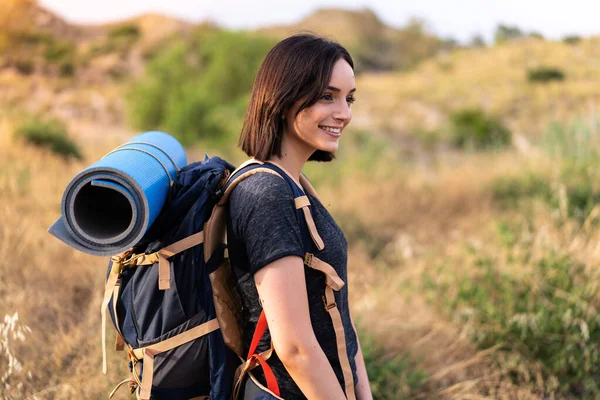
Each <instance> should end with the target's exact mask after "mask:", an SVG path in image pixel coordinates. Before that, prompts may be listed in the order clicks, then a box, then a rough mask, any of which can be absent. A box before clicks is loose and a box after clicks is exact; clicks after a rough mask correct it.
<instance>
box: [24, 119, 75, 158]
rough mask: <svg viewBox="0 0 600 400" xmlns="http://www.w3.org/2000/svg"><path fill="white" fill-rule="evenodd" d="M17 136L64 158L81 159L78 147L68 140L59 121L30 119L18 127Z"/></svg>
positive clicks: (65, 130)
mask: <svg viewBox="0 0 600 400" xmlns="http://www.w3.org/2000/svg"><path fill="white" fill-rule="evenodd" d="M17 135H19V136H20V137H22V138H23V139H25V140H26V141H27V142H29V143H31V144H34V145H36V146H39V147H44V148H47V149H49V150H50V151H52V152H53V153H55V154H58V155H60V156H62V157H64V158H75V159H78V160H80V159H81V158H82V155H81V151H80V150H79V147H78V146H77V144H76V143H75V142H73V140H71V139H70V138H69V136H68V134H67V129H66V127H65V125H64V124H63V123H62V122H60V121H59V120H56V119H51V120H43V119H41V118H39V117H30V118H29V119H27V120H26V121H24V122H23V123H22V124H21V125H19V127H18V128H17Z"/></svg>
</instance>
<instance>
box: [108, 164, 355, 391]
mask: <svg viewBox="0 0 600 400" xmlns="http://www.w3.org/2000/svg"><path fill="white" fill-rule="evenodd" d="M261 172H262V173H265V172H267V173H273V174H276V175H278V176H280V177H281V178H283V179H284V180H286V182H288V184H289V185H290V188H291V189H292V192H293V194H294V197H295V198H297V199H307V197H306V196H305V195H304V192H303V191H302V190H301V189H300V188H299V187H298V185H296V184H295V183H294V182H293V180H292V179H291V178H290V177H289V176H288V175H287V174H286V173H285V171H282V170H281V169H280V168H279V167H278V166H276V165H273V164H270V163H264V164H263V163H260V162H258V161H255V160H249V161H248V162H247V163H244V164H242V166H240V167H239V168H238V169H237V170H235V171H234V167H233V166H232V165H230V164H229V163H227V162H226V161H224V160H222V159H220V158H218V157H213V158H210V159H208V158H207V159H205V160H204V161H203V162H197V163H192V164H189V165H187V166H186V167H184V168H183V169H182V170H181V171H180V173H179V174H178V176H177V178H176V180H175V181H174V183H173V185H172V187H171V190H170V193H169V198H168V201H167V204H166V205H165V206H164V208H163V210H162V211H161V214H160V215H159V217H158V218H157V220H156V221H155V222H154V223H153V224H152V226H151V227H150V229H149V230H148V231H147V232H146V234H145V236H144V238H143V239H142V241H141V242H140V243H138V244H137V245H136V246H135V247H134V248H132V249H130V250H128V251H126V252H124V253H122V254H119V255H117V256H114V257H112V258H111V261H110V263H109V267H108V274H107V280H106V287H105V293H104V299H103V302H102V344H103V360H104V361H103V372H104V373H106V345H105V343H106V340H105V339H106V338H105V335H106V333H105V332H106V326H105V324H106V311H107V310H108V312H109V314H110V317H111V320H112V323H113V325H114V327H115V330H116V341H115V349H116V350H120V351H127V356H128V359H129V369H130V371H131V374H132V377H131V378H128V379H125V380H124V381H122V382H121V383H119V384H118V385H117V387H116V388H115V389H114V390H113V392H112V393H111V394H110V397H112V396H113V394H114V393H115V392H116V390H117V389H118V388H119V387H121V386H122V385H125V384H128V385H129V387H130V390H131V393H134V392H136V395H137V397H138V398H139V399H143V400H147V399H153V400H162V399H170V400H179V399H181V400H184V399H186V400H187V399H209V398H210V400H219V399H229V398H231V396H232V394H233V395H234V397H237V396H239V391H240V390H242V389H240V384H241V382H242V380H243V377H244V376H246V377H247V376H250V377H252V378H253V376H252V375H251V374H250V373H249V371H250V369H252V368H254V367H256V366H258V364H259V362H258V361H263V362H264V361H265V360H264V359H267V358H268V356H269V355H270V353H269V354H268V355H264V354H263V355H262V356H263V357H262V358H261V357H260V355H255V354H248V355H247V356H246V355H244V354H242V345H241V336H242V335H241V332H240V328H239V327H240V326H241V324H240V322H239V321H240V309H241V302H240V299H239V297H238V295H237V292H236V291H235V283H234V282H233V278H232V274H231V267H230V265H229V261H228V257H227V250H226V243H225V242H226V240H225V234H226V213H227V207H226V205H227V201H228V198H229V194H230V193H231V191H232V190H233V188H234V187H235V186H236V185H237V184H238V183H239V182H240V181H241V180H243V179H245V178H246V177H247V176H250V175H252V174H254V173H261ZM302 184H303V186H304V187H305V188H306V187H309V188H310V190H311V191H313V189H312V187H310V184H309V183H308V181H307V180H306V179H305V177H304V176H302ZM313 193H314V191H313ZM309 206H310V204H308V202H307V200H305V201H303V202H301V203H296V209H297V215H298V220H299V222H300V229H301V232H302V237H303V242H304V247H305V249H306V251H307V255H309V254H311V249H313V248H314V247H316V248H317V249H322V248H323V246H324V244H323V241H322V240H321V238H320V237H319V235H318V233H317V231H316V228H315V226H314V222H313V220H312V217H311V214H310V210H309ZM312 260H313V258H312V257H310V259H308V257H307V260H305V264H306V265H307V266H308V267H310V266H313V265H311V263H312V262H313V261H312ZM317 261H318V259H316V257H315V261H314V263H315V265H316V263H317ZM329 268H331V267H329ZM324 273H327V272H325V271H324ZM333 273H334V274H335V272H333ZM336 276H337V275H336ZM337 279H338V280H339V277H338V278H337ZM328 281H330V282H333V283H336V281H335V277H332V278H331V279H328ZM340 281H341V280H340ZM336 284H337V286H336ZM336 284H333V286H332V287H333V290H339V287H341V286H343V282H338V283H336ZM329 290H330V291H331V290H332V289H329ZM332 293H333V292H331V297H332V298H333V294H332ZM334 305H335V303H334ZM326 306H327V305H326ZM330 308H331V307H330ZM332 308H333V311H332V312H337V308H335V307H332ZM338 316H339V313H338ZM332 318H335V315H333V314H332ZM262 319H263V320H264V317H262ZM334 323H335V320H334ZM259 325H260V321H259ZM265 327H266V322H264V327H263V328H262V329H258V328H257V331H256V332H255V336H257V337H258V336H261V335H262V331H264V328H265ZM258 339H260V337H258V338H257V340H258ZM251 353H252V352H251ZM339 354H340V355H341V354H342V352H341V350H340V353H339ZM263 358H264V359H263ZM259 359H260V360H259ZM263 362H261V363H260V364H261V365H263ZM263 367H265V365H263ZM267 369H268V366H266V368H265V376H267V375H268V372H269V371H268V370H267ZM246 379H247V378H246ZM253 381H254V382H255V383H256V384H257V385H258V386H257V388H258V390H259V391H261V392H263V393H264V394H265V397H264V398H279V397H278V388H276V387H275V388H273V387H271V384H269V387H268V388H267V387H262V385H260V384H258V382H257V381H256V380H255V379H254V378H253ZM234 385H235V386H236V387H235V389H234ZM275 386H276V383H275ZM234 391H235V393H234ZM272 395H273V397H269V396H272ZM257 398H258V397H257Z"/></svg>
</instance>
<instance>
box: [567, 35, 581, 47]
mask: <svg viewBox="0 0 600 400" xmlns="http://www.w3.org/2000/svg"><path fill="white" fill-rule="evenodd" d="M563 42H564V43H566V44H570V45H576V44H579V42H581V36H577V35H570V36H565V37H564V38H563Z"/></svg>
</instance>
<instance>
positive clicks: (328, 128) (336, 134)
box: [319, 125, 342, 138]
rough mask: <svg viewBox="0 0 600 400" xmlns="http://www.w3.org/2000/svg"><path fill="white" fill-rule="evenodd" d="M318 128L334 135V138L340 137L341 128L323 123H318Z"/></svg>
mask: <svg viewBox="0 0 600 400" xmlns="http://www.w3.org/2000/svg"><path fill="white" fill-rule="evenodd" d="M319 128H320V129H321V130H322V131H323V132H325V133H326V134H328V135H330V136H333V137H336V138H338V137H340V136H341V134H342V128H334V127H332V126H324V125H319Z"/></svg>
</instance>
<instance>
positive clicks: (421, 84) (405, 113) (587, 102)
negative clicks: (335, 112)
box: [357, 37, 600, 137]
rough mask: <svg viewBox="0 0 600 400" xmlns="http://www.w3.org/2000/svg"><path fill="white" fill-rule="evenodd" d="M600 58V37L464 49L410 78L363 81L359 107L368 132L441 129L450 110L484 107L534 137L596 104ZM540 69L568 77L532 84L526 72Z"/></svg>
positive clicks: (372, 77)
mask: <svg viewBox="0 0 600 400" xmlns="http://www.w3.org/2000/svg"><path fill="white" fill-rule="evenodd" d="M599 54H600V37H592V38H588V39H584V40H582V41H581V42H580V43H579V44H578V45H576V46H572V45H568V44H565V43H562V42H547V41H539V40H536V39H530V40H523V41H518V42H512V43H511V42H509V43H506V44H503V45H500V46H496V47H493V48H484V49H464V50H459V51H456V52H453V53H451V54H446V55H443V56H439V57H437V58H434V59H431V60H428V61H426V62H424V63H423V64H422V65H420V66H419V67H418V68H416V69H415V70H414V71H413V72H410V73H405V74H399V73H386V74H364V75H362V76H360V77H359V79H358V82H357V86H358V87H359V88H360V98H359V100H360V102H359V103H357V109H361V111H360V116H361V117H364V121H362V123H364V125H365V126H369V127H370V129H373V127H374V124H375V125H376V126H378V127H379V128H381V129H382V130H383V131H400V132H404V133H412V132H414V131H415V130H419V129H437V128H439V127H440V126H441V125H442V124H443V122H444V121H445V117H446V116H447V114H448V112H449V111H450V110H456V109H460V108H465V107H481V108H483V109H485V110H486V111H489V112H491V113H494V114H497V115H499V116H500V117H502V118H503V119H505V120H506V121H507V122H508V123H509V124H510V126H511V128H513V129H514V131H515V132H516V133H518V134H522V135H526V136H529V137H535V136H536V135H537V133H538V132H539V131H540V130H541V128H543V127H545V125H546V124H547V123H548V122H550V121H552V120H558V121H566V120H569V119H571V118H573V116H575V115H577V114H578V113H582V112H583V113H585V114H587V113H588V111H589V109H590V107H592V108H593V107H598V104H599V103H600V99H599V97H598V94H597V91H596V90H594V88H595V87H596V86H597V82H598V80H599V79H600V73H599V72H598V71H599V69H598V66H599V65H598V55H599ZM539 66H549V67H556V68H560V69H561V70H563V71H564V72H565V74H566V80H565V81H564V82H557V83H549V84H541V85H540V84H531V83H528V82H527V70H529V69H532V68H535V67H539ZM362 104H364V106H363V105H362ZM368 116H369V117H368Z"/></svg>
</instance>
